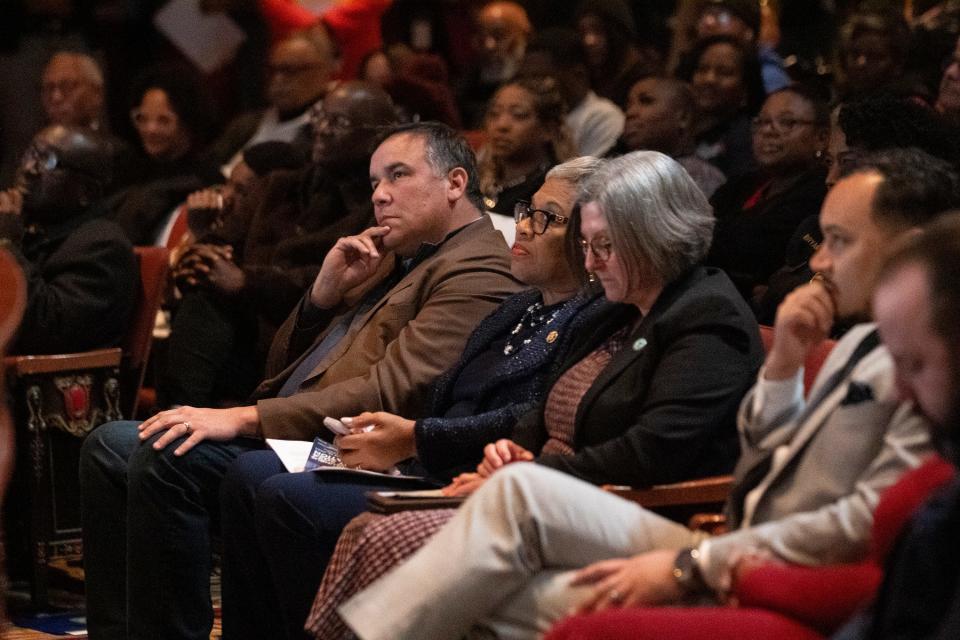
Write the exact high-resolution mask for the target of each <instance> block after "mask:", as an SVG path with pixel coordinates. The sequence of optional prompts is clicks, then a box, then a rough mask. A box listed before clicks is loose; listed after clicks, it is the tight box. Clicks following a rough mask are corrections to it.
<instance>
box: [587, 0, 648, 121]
mask: <svg viewBox="0 0 960 640" xmlns="http://www.w3.org/2000/svg"><path fill="white" fill-rule="evenodd" d="M576 26H577V31H578V32H579V33H580V39H581V41H582V42H583V49H584V51H585V52H586V56H587V66H588V67H589V69H590V85H591V87H592V88H593V90H594V91H595V92H596V93H597V95H599V96H600V97H602V98H606V99H607V100H610V101H611V102H613V103H614V104H616V105H622V104H624V103H625V102H626V101H627V91H629V90H630V87H632V86H633V83H634V82H636V81H637V80H639V79H640V78H643V77H645V76H649V75H652V74H654V73H657V72H658V71H660V70H661V66H662V60H661V56H659V55H658V54H657V53H656V52H655V51H653V50H652V49H651V48H650V47H644V48H642V49H641V47H640V45H639V42H638V31H637V24H636V22H635V21H634V19H633V14H632V13H631V12H630V7H629V6H628V5H627V3H626V2H625V1H624V0H583V2H581V4H580V7H579V9H578V10H577V24H576Z"/></svg>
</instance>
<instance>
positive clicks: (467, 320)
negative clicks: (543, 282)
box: [254, 216, 520, 440]
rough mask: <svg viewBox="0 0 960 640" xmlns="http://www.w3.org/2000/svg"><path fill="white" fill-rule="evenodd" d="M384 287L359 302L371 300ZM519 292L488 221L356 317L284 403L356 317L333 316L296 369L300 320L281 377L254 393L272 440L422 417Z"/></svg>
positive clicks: (276, 358) (290, 330) (277, 350)
mask: <svg viewBox="0 0 960 640" xmlns="http://www.w3.org/2000/svg"><path fill="white" fill-rule="evenodd" d="M384 263H385V264H384V267H383V269H382V270H383V271H384V272H387V271H389V268H390V267H391V266H392V263H393V261H392V260H384ZM386 263H389V264H386ZM385 274H386V273H384V275H385ZM378 281H379V280H378V279H377V280H374V281H372V282H370V283H368V284H367V285H366V286H365V287H364V290H363V291H360V292H356V293H358V294H362V293H365V292H366V291H368V290H370V289H371V288H373V286H375V284H376V282H378ZM519 289H520V285H519V284H518V283H517V281H516V280H514V279H513V276H511V275H510V254H509V251H508V249H507V245H506V243H505V242H504V240H503V236H502V235H501V234H500V232H499V231H496V230H495V229H494V228H493V225H492V224H491V222H490V220H489V218H488V217H486V216H484V217H483V218H481V219H480V220H477V221H476V222H474V223H472V224H470V225H468V226H467V227H465V228H463V229H462V230H460V231H459V232H458V233H456V234H454V235H453V236H452V237H449V238H448V239H447V240H446V241H445V242H444V243H443V244H442V245H441V246H440V247H439V249H438V250H437V251H436V253H434V254H433V255H431V256H430V257H428V258H426V259H425V260H424V261H423V262H421V263H419V264H417V265H416V266H415V267H414V268H413V269H412V270H411V271H410V272H409V273H407V274H406V275H405V276H404V277H403V278H402V279H401V280H400V281H399V282H398V283H397V284H396V285H394V286H393V287H392V288H391V289H390V291H388V292H387V293H386V294H385V295H384V296H383V297H382V298H381V299H380V300H378V301H377V302H376V303H375V304H374V305H373V306H372V307H371V308H370V309H368V310H366V311H365V312H363V313H360V314H358V315H357V317H355V318H354V319H353V321H352V322H351V323H350V327H349V329H348V330H347V333H346V335H345V336H344V337H343V338H342V339H341V340H340V341H339V342H338V343H337V344H336V345H335V346H334V348H333V349H332V350H331V351H330V353H328V354H327V355H326V356H325V357H324V358H323V360H322V361H321V362H320V363H319V364H318V365H317V366H316V367H315V368H314V369H313V371H312V373H311V374H310V375H309V376H308V377H307V379H306V380H305V381H304V383H303V385H302V386H301V391H300V392H299V393H296V394H294V395H292V396H289V397H286V398H277V397H273V396H275V395H276V393H277V392H278V391H279V390H280V388H281V387H282V386H283V383H284V382H285V381H286V379H287V378H288V377H289V376H290V374H291V373H292V372H293V371H294V369H295V368H296V367H297V365H298V364H299V363H300V361H301V360H302V359H303V358H304V357H305V356H306V355H307V354H308V353H309V352H310V351H311V350H312V348H313V346H314V345H316V344H317V343H318V342H319V341H320V340H322V339H323V337H324V336H325V335H326V334H327V332H329V331H330V330H331V329H332V328H334V327H336V326H337V325H338V324H339V323H340V322H341V320H342V319H343V318H344V316H345V315H346V314H348V313H349V310H348V309H344V310H343V312H342V313H338V314H337V315H336V316H334V317H333V318H332V319H331V320H330V321H329V322H328V323H327V324H326V325H325V327H324V328H323V329H322V331H320V332H319V334H318V335H316V336H315V338H314V340H313V343H312V345H311V346H310V348H308V349H306V350H304V351H303V352H302V353H300V354H299V355H298V356H297V357H295V358H293V359H292V360H291V359H290V358H289V357H287V356H288V355H290V356H292V355H295V354H292V353H290V350H291V346H293V345H294V344H295V343H296V342H297V341H296V340H295V334H296V332H297V327H296V322H297V315H298V311H295V312H294V313H293V314H292V315H291V316H290V317H289V318H288V319H287V321H286V322H285V323H284V325H283V326H282V327H281V328H280V331H279V332H278V333H277V336H276V338H275V339H274V347H273V349H271V358H270V362H269V363H268V369H267V370H268V375H270V373H269V372H270V371H271V370H273V371H279V373H277V374H276V375H274V376H273V377H272V378H269V379H267V380H265V381H264V382H263V383H261V385H260V387H259V388H258V389H257V391H256V392H255V393H254V398H255V399H257V409H258V411H259V414H260V424H261V428H262V433H263V435H264V437H267V438H284V439H291V440H304V439H306V440H311V439H313V438H314V436H316V435H320V434H323V433H328V432H327V431H326V429H325V428H324V427H323V426H322V421H323V418H324V417H325V416H333V417H336V418H339V417H341V416H354V415H357V414H359V413H361V412H363V411H389V412H391V413H396V414H399V415H402V416H405V417H408V418H417V417H420V416H421V412H422V411H423V407H424V403H425V402H426V399H427V398H428V395H429V394H428V393H427V391H428V388H429V386H430V385H431V384H432V383H433V381H434V379H435V378H436V377H437V376H438V375H440V374H441V373H443V372H444V371H446V370H447V369H448V368H450V367H451V366H452V365H453V364H454V363H455V362H456V361H457V358H458V357H459V355H460V353H461V352H462V351H463V347H464V345H465V344H466V341H467V338H468V337H469V335H470V333H471V332H472V331H473V329H474V328H475V327H476V325H477V324H479V322H480V320H482V319H483V318H484V317H486V316H487V315H488V314H489V313H490V312H491V311H493V309H494V308H495V307H497V305H499V304H500V302H501V301H502V300H503V299H504V298H506V297H507V296H508V295H510V294H512V293H515V292H516V291H518V290H519ZM351 298H353V299H356V298H357V295H356V294H355V295H353V296H351ZM298 310H299V309H298ZM284 364H286V366H285V367H284V366H283V365H284ZM281 369H282V370H281Z"/></svg>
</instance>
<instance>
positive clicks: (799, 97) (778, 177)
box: [707, 85, 830, 304]
mask: <svg viewBox="0 0 960 640" xmlns="http://www.w3.org/2000/svg"><path fill="white" fill-rule="evenodd" d="M829 132H830V112H829V110H828V108H827V105H826V103H825V102H824V101H823V100H822V99H821V98H820V97H819V96H818V95H817V94H816V93H815V92H814V91H813V90H811V89H809V88H807V87H804V86H802V85H795V86H792V87H789V88H786V89H781V90H779V91H775V92H774V93H772V94H770V96H769V97H768V98H767V100H766V101H765V102H764V104H763V108H762V109H761V110H760V113H759V114H758V115H757V117H756V118H754V120H753V155H754V157H755V158H756V160H757V166H758V169H757V171H756V172H752V173H748V174H745V175H742V176H740V177H738V178H735V179H733V180H731V181H730V182H727V184H725V185H723V186H722V187H720V188H719V189H718V190H717V192H716V193H715V194H714V195H713V198H712V199H711V201H710V202H711V204H712V205H713V211H714V215H716V217H717V226H716V229H715V231H714V238H713V245H712V247H711V249H710V255H709V256H707V263H708V264H711V265H713V266H715V267H720V268H721V269H723V270H724V271H726V272H727V275H729V276H730V279H731V280H733V282H734V284H735V285H737V289H738V290H739V291H740V293H741V295H743V297H744V298H745V299H747V300H750V301H753V300H755V299H759V298H760V297H761V296H762V295H763V293H764V292H765V291H766V288H767V280H768V278H769V277H770V275H771V274H773V272H774V271H776V270H777V269H778V268H780V266H781V265H783V264H784V261H785V258H786V250H787V245H788V242H789V241H790V239H791V237H793V235H794V233H795V232H796V229H797V227H798V226H799V225H800V223H801V222H803V221H804V220H805V219H806V218H807V217H809V216H816V215H817V212H819V211H820V206H821V205H822V204H823V198H824V196H825V195H826V187H825V185H824V178H825V177H826V167H825V163H824V152H825V150H826V147H827V137H828V135H829ZM784 293H786V292H784ZM776 303H777V304H779V300H778V301H776Z"/></svg>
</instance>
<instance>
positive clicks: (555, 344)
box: [414, 290, 611, 476]
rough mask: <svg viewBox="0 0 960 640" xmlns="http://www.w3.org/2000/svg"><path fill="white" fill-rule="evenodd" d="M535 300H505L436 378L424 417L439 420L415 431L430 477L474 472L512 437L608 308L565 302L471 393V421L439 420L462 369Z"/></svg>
mask: <svg viewBox="0 0 960 640" xmlns="http://www.w3.org/2000/svg"><path fill="white" fill-rule="evenodd" d="M540 299H541V298H540V292H539V291H534V290H528V291H522V292H520V293H518V294H516V295H513V296H511V297H509V298H507V299H506V300H505V301H504V302H503V304H502V305H501V306H500V307H499V308H497V310H496V311H494V312H493V313H492V314H490V315H489V316H488V317H487V318H485V319H484V320H483V321H482V322H481V323H480V324H479V325H478V326H477V328H476V329H475V330H474V332H473V334H471V336H470V339H469V341H468V342H467V346H466V347H465V348H464V351H463V355H462V356H460V360H459V362H457V364H456V365H454V366H453V367H452V368H451V369H450V370H449V371H447V372H446V373H445V374H443V375H442V376H440V378H438V379H437V382H436V384H435V385H434V394H433V400H432V402H431V407H430V410H429V412H428V414H427V415H431V416H438V417H430V418H423V419H421V420H418V421H417V423H416V427H415V428H414V433H415V436H416V442H417V456H418V458H419V461H420V463H421V464H422V465H423V466H424V467H425V468H426V469H427V470H428V471H429V472H430V473H431V474H433V475H440V476H449V475H453V473H454V471H457V470H461V469H462V468H463V467H465V466H466V465H476V464H477V463H478V462H480V460H481V459H482V457H483V447H484V445H486V444H488V443H490V442H493V441H495V440H497V439H499V438H508V437H510V433H511V431H512V430H513V426H514V425H515V424H516V422H517V419H518V418H520V417H521V416H523V415H524V414H526V413H527V412H528V411H530V410H531V409H533V408H534V407H536V406H537V405H538V403H539V402H540V401H541V399H542V398H543V396H544V394H545V393H546V392H547V390H548V389H549V388H550V384H551V382H552V380H553V378H554V377H555V376H556V373H557V368H558V367H559V366H560V364H561V363H562V362H563V361H564V360H565V358H566V354H567V353H568V352H569V351H570V350H571V349H573V348H575V347H576V345H577V344H578V343H579V342H580V340H582V338H583V335H584V332H585V331H588V330H589V328H590V327H591V326H593V324H594V323H595V322H596V321H597V320H598V319H599V318H602V317H604V316H605V315H606V314H607V312H608V311H609V309H610V307H611V304H610V303H609V302H607V301H606V300H605V299H604V298H602V296H600V295H583V296H577V297H575V298H573V299H571V300H569V301H568V302H567V303H566V304H565V305H564V306H563V307H562V308H561V309H560V311H559V312H558V313H557V315H556V316H555V317H554V319H553V321H552V322H551V323H550V324H543V325H540V326H539V327H537V331H536V332H535V333H534V334H533V335H531V336H530V339H531V343H530V344H528V345H524V347H523V348H522V349H519V350H518V351H517V352H516V353H514V354H513V355H512V356H510V357H509V358H508V357H506V356H504V357H503V359H502V360H500V361H499V362H498V364H497V366H496V367H495V368H493V367H491V369H490V370H489V371H487V372H486V374H487V376H486V378H485V380H484V383H483V384H482V385H481V386H480V388H479V389H478V391H477V399H476V409H477V412H476V413H475V414H474V415H471V416H463V417H456V418H447V417H443V415H444V412H446V411H447V410H448V409H449V408H450V403H451V397H452V394H453V391H454V389H455V384H456V382H457V379H458V377H459V375H460V372H461V371H463V369H464V367H465V366H467V364H468V363H469V362H470V361H471V360H473V359H474V358H476V357H477V356H479V355H481V354H483V353H485V352H486V351H487V349H489V347H490V345H491V343H493V342H495V341H496V340H500V339H503V337H505V336H507V335H508V334H509V333H510V331H511V330H512V329H513V328H514V327H515V326H516V324H517V322H519V321H520V319H521V318H522V316H523V314H524V312H525V311H526V310H527V308H528V307H529V306H530V305H531V304H533V303H535V302H539V301H540Z"/></svg>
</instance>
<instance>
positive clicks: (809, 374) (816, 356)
mask: <svg viewBox="0 0 960 640" xmlns="http://www.w3.org/2000/svg"><path fill="white" fill-rule="evenodd" d="M760 339H761V340H762V341H763V349H764V351H766V352H767V353H770V347H772V346H773V327H768V326H766V325H763V324H762V325H760ZM836 344H837V341H836V340H824V341H823V342H821V343H820V344H818V345H817V346H816V347H814V348H813V351H811V352H810V353H809V355H807V359H806V361H805V362H804V363H803V390H804V392H805V393H809V392H810V387H812V386H813V382H814V380H816V379H817V374H818V373H820V367H822V366H823V361H824V360H826V359H827V356H828V355H830V352H831V351H833V347H834V346H836Z"/></svg>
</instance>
